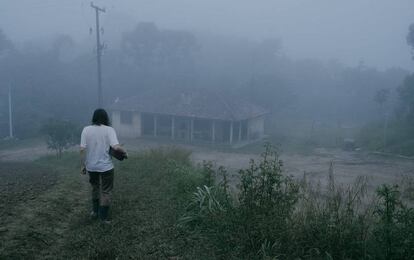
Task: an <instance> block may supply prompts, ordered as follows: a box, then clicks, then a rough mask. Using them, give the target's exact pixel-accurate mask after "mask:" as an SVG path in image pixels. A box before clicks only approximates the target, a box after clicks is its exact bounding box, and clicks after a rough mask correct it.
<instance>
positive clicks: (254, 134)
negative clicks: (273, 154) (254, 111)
mask: <svg viewBox="0 0 414 260" xmlns="http://www.w3.org/2000/svg"><path fill="white" fill-rule="evenodd" d="M264 121H265V117H264V116H260V117H256V118H251V119H249V121H248V130H247V131H248V133H249V134H248V135H249V139H251V140H255V139H260V138H262V137H263V136H264Z"/></svg>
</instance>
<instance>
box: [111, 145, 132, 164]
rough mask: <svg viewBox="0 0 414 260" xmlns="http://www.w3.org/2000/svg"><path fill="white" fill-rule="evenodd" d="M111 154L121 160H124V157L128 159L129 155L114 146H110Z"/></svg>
mask: <svg viewBox="0 0 414 260" xmlns="http://www.w3.org/2000/svg"><path fill="white" fill-rule="evenodd" d="M109 155H110V156H112V157H114V158H115V159H117V160H120V161H123V160H124V159H128V155H127V153H126V152H124V151H120V150H115V149H113V148H112V147H109Z"/></svg>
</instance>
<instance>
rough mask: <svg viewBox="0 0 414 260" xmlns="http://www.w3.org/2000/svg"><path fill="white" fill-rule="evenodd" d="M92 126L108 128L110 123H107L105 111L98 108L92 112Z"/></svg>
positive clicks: (107, 118)
mask: <svg viewBox="0 0 414 260" xmlns="http://www.w3.org/2000/svg"><path fill="white" fill-rule="evenodd" d="M92 124H93V125H106V126H110V125H111V123H110V122H109V117H108V114H107V113H106V111H105V110H104V109H102V108H98V109H96V110H95V112H93V116H92Z"/></svg>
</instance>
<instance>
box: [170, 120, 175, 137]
mask: <svg viewBox="0 0 414 260" xmlns="http://www.w3.org/2000/svg"><path fill="white" fill-rule="evenodd" d="M174 138H175V117H174V116H172V117H171V139H174Z"/></svg>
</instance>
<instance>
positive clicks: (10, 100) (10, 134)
mask: <svg viewBox="0 0 414 260" xmlns="http://www.w3.org/2000/svg"><path fill="white" fill-rule="evenodd" d="M9 137H10V138H13V119H12V96H11V84H9Z"/></svg>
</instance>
